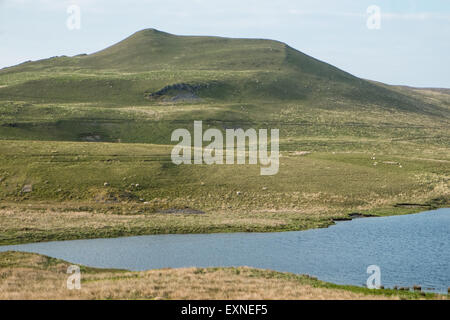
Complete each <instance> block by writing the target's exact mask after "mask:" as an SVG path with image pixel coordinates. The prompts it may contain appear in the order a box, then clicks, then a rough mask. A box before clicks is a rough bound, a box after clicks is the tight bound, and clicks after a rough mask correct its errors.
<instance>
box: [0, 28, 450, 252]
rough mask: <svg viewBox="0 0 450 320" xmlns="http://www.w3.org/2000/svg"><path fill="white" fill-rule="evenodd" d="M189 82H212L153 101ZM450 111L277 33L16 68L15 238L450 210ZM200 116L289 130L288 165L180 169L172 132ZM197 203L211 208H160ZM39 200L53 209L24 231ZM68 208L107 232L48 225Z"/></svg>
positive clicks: (166, 41)
mask: <svg viewBox="0 0 450 320" xmlns="http://www.w3.org/2000/svg"><path fill="white" fill-rule="evenodd" d="M177 83H186V84H190V85H191V86H198V87H197V88H198V89H196V92H195V95H196V96H198V99H194V100H191V101H185V102H176V101H172V100H171V99H172V98H173V96H174V95H176V94H177V91H176V90H175V92H171V93H168V94H166V96H163V97H161V98H160V99H149V98H148V95H149V94H151V93H154V92H157V91H159V90H160V89H162V88H164V87H165V86H167V85H171V84H177ZM449 115H450V95H449V92H448V91H446V90H428V89H427V90H425V89H424V90H419V89H414V88H407V87H395V86H387V85H384V84H381V83H376V82H371V81H366V80H362V79H359V78H356V77H354V76H352V75H350V74H348V73H346V72H344V71H342V70H339V69H337V68H335V67H333V66H330V65H328V64H326V63H323V62H320V61H318V60H316V59H313V58H311V57H308V56H307V55H304V54H303V53H301V52H298V51H296V50H294V49H292V48H290V47H288V46H286V45H285V44H283V43H280V42H277V41H271V40H261V39H256V40H252V39H226V38H217V37H179V36H175V35H170V34H166V33H163V32H159V31H156V30H153V29H149V30H144V31H141V32H138V33H136V34H134V35H132V36H131V37H129V38H127V39H125V40H124V41H122V42H121V43H119V44H117V45H115V46H112V47H110V48H107V49H105V50H103V51H100V52H98V53H95V54H92V55H85V56H76V57H57V58H52V59H46V60H40V61H35V62H28V63H25V64H21V65H18V66H15V67H11V68H6V69H2V70H0V187H1V188H0V201H1V203H2V205H3V207H4V212H2V214H1V215H0V220H1V221H2V227H3V230H2V234H3V235H4V236H3V238H2V240H1V242H2V243H19V242H27V241H45V240H49V239H63V238H71V239H72V238H83V237H97V236H101V237H110V236H119V235H131V234H150V233H181V232H183V233H190V232H231V231H284V230H303V229H307V228H312V227H321V226H328V225H329V224H331V223H332V219H333V218H345V217H347V216H348V214H349V213H352V212H364V213H374V214H376V215H388V214H397V213H409V212H416V211H419V210H423V209H427V208H434V207H441V206H448V203H449V161H450V158H449V144H450V140H449V139H448V137H449V134H450V132H449V129H448V128H450V126H449ZM194 120H203V126H204V128H205V129H206V128H208V127H209V128H218V129H220V130H225V129H226V128H238V127H241V128H244V129H247V128H255V129H259V128H267V129H270V128H278V129H280V150H281V152H282V158H281V159H280V161H281V165H280V170H279V173H278V174H277V175H275V176H272V177H268V176H260V174H259V167H258V166H250V165H235V166H226V165H223V166H219V165H213V166H207V165H192V166H185V165H182V166H175V165H174V164H172V162H171V160H170V151H171V148H172V146H171V145H172V144H173V143H172V142H171V141H170V136H171V133H172V131H173V130H174V129H177V128H187V129H189V130H192V126H193V122H194ZM87 141H95V142H87ZM301 152H303V153H304V152H309V153H308V154H305V155H301V154H302V153H301ZM373 157H375V159H374V160H373V159H372V158H373ZM105 182H107V183H108V186H104V183H105ZM132 184H139V187H138V188H136V187H133V186H132ZM25 185H32V188H33V190H32V192H29V193H24V192H22V189H23V187H24V186H25ZM238 191H239V192H240V193H241V194H240V195H238V194H237V192H238ZM398 203H416V204H422V205H423V206H422V207H420V206H415V207H413V208H408V207H396V204H398ZM185 207H189V208H192V209H196V210H202V211H204V212H206V214H204V215H198V216H192V215H187V214H174V215H168V214H160V213H158V212H159V211H161V210H166V209H174V208H175V209H182V208H185ZM33 208H34V209H35V210H37V211H38V212H41V211H42V212H43V213H42V216H41V217H39V215H38V216H36V218H35V220H33V221H32V222H30V223H29V225H28V226H27V227H26V228H23V227H21V223H22V220H21V219H22V218H23V217H22V214H23V212H24V211H27V210H28V211H30V210H31V211H32V209H33ZM52 208H53V211H52ZM8 210H12V211H13V212H17V216H15V215H11V214H8V213H7V212H9V211H8ZM58 210H60V211H62V212H72V213H73V212H77V211H78V212H79V211H82V212H87V213H89V214H91V213H92V215H91V216H89V220H90V221H92V224H93V225H96V223H99V226H101V227H100V228H99V229H98V230H97V229H96V228H94V227H92V226H89V224H85V223H83V222H82V220H80V221H78V220H76V219H75V220H76V221H73V225H72V226H71V227H70V228H69V227H67V226H64V224H61V223H59V222H58V221H56V220H52V221H51V223H50V225H49V227H45V225H46V223H47V222H48V218H49V216H50V217H51V214H50V213H49V212H54V211H58ZM21 212H22V213H21ZM97 214H98V215H97ZM102 214H106V215H107V214H110V215H112V217H113V218H111V219H112V221H114V223H112V222H111V223H106V222H105V221H104V218H103V216H102ZM18 217H21V218H20V219H19V218H18ZM122 217H129V218H130V219H128V220H121V218H122ZM6 226H8V227H6ZM56 226H58V227H56Z"/></svg>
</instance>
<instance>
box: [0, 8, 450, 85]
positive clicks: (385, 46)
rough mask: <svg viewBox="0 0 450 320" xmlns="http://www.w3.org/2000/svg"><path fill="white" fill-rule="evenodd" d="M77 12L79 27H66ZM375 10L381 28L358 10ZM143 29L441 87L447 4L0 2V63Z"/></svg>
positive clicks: (447, 66)
mask: <svg viewBox="0 0 450 320" xmlns="http://www.w3.org/2000/svg"><path fill="white" fill-rule="evenodd" d="M70 4H77V5H79V6H80V8H81V29H80V30H73V31H70V30H68V28H67V27H66V20H67V18H68V14H67V12H66V10H67V7H68V6H69V5H70ZM370 5H378V6H379V7H380V8H381V12H382V17H381V29H379V30H369V29H368V28H367V26H366V21H367V17H368V15H367V13H366V10H367V8H368V7H369V6H370ZM144 28H156V29H159V30H162V31H166V32H170V33H174V34H186V35H191V34H194V35H218V36H229V37H245V38H254V37H256V38H270V39H275V40H280V41H283V42H286V43H287V44H289V45H290V46H292V47H294V48H296V49H298V50H300V51H302V52H305V53H307V54H309V55H311V56H313V57H316V58H318V59H320V60H323V61H326V62H328V63H331V64H333V65H335V66H337V67H339V68H341V69H343V70H345V71H348V72H350V73H352V74H354V75H357V76H359V77H363V78H367V79H372V80H377V81H382V82H386V83H390V84H405V85H411V86H422V87H447V88H450V1H449V0H428V1H427V0H421V1H418V0H368V1H367V0H352V1H350V0H333V1H331V0H322V1H320V0H291V1H287V0H271V1H266V0H247V1H245V0H226V1H215V0H123V1H121V0H116V1H115V0H109V1H108V0H71V1H64V0H0V68H2V67H5V66H10V65H14V64H17V63H20V62H23V61H26V60H36V59H41V58H46V57H50V56H56V55H75V54H79V53H92V52H95V51H98V50H101V49H103V48H105V47H107V46H109V45H112V44H114V43H116V42H118V41H120V40H122V39H123V38H125V37H127V36H129V35H130V34H132V33H134V32H136V31H138V30H140V29H144Z"/></svg>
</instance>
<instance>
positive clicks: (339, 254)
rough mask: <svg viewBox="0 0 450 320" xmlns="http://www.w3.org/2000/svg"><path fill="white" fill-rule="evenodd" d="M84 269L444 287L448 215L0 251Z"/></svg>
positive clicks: (449, 257) (449, 260) (449, 259)
mask: <svg viewBox="0 0 450 320" xmlns="http://www.w3.org/2000/svg"><path fill="white" fill-rule="evenodd" d="M7 250H16V251H27V252H36V253H40V254H45V255H48V256H51V257H55V258H60V259H64V260H67V261H70V262H73V263H75V264H83V265H88V266H92V267H103V268H121V269H129V270H147V269H156V268H168V267H170V268H180V267H192V266H195V267H211V266H250V267H256V268H263V269H273V270H277V271H287V272H293V273H298V274H309V275H313V276H316V277H318V278H319V279H321V280H324V281H329V282H332V283H337V284H352V285H357V286H363V285H365V283H366V280H367V278H368V276H369V274H367V273H366V271H367V267H368V266H369V265H377V266H379V267H380V270H381V284H382V285H384V286H385V287H393V286H395V285H397V286H405V287H412V286H413V285H421V286H422V289H423V290H426V291H434V292H441V293H447V288H448V287H449V286H450V209H448V208H446V209H439V210H433V211H426V212H422V213H418V214H412V215H402V216H391V217H376V218H360V219H354V220H352V221H342V222H337V223H336V225H333V226H330V227H329V228H324V229H313V230H306V231H295V232H276V233H218V234H180V235H150V236H136V237H123V238H113V239H92V240H73V241H55V242H43V243H32V244H24V245H12V246H0V251H7Z"/></svg>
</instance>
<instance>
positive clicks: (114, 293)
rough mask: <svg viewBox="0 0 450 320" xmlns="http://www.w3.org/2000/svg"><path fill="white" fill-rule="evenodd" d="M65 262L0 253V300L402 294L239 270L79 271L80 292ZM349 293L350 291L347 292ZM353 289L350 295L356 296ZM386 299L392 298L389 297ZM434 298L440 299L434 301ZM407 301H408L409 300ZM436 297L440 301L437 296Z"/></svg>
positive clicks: (257, 270) (26, 255) (302, 297)
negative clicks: (71, 282)
mask: <svg viewBox="0 0 450 320" xmlns="http://www.w3.org/2000/svg"><path fill="white" fill-rule="evenodd" d="M69 265H70V263H68V262H64V261H61V260H57V259H53V258H49V257H46V256H42V255H38V254H32V253H19V252H5V253H0V299H244V300H246V299H398V298H399V297H401V295H403V297H408V296H405V295H407V294H408V293H398V295H397V294H394V295H392V296H391V295H383V294H376V295H375V294H370V293H368V292H367V290H366V291H365V292H364V291H363V290H364V289H357V290H359V291H361V292H355V290H353V291H352V289H351V288H350V287H342V288H339V287H338V286H336V288H327V287H326V285H327V284H326V283H324V282H322V281H319V280H316V279H313V278H310V277H308V276H297V275H293V274H288V273H279V272H274V271H268V270H259V269H252V268H248V267H240V268H206V269H202V268H185V269H161V270H150V271H143V272H129V271H121V270H106V269H94V268H87V267H81V270H82V283H81V289H80V290H68V289H67V288H66V281H67V277H68V274H66V270H67V267H68V266H69ZM348 288H350V289H348ZM357 290H356V291H357ZM390 294H392V293H390ZM436 297H438V298H439V297H440V296H436ZM409 298H411V297H409ZM441 298H442V297H441Z"/></svg>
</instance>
